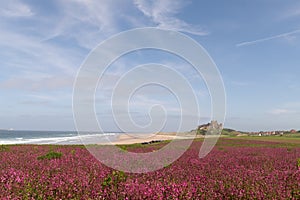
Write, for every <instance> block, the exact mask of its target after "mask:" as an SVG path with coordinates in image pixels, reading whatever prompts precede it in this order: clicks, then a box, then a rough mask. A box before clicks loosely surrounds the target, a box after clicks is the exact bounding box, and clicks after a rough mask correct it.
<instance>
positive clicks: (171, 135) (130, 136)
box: [100, 132, 203, 145]
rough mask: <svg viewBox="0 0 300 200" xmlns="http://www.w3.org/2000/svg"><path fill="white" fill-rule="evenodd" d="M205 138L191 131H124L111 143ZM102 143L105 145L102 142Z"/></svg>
mask: <svg viewBox="0 0 300 200" xmlns="http://www.w3.org/2000/svg"><path fill="white" fill-rule="evenodd" d="M194 138H203V136H201V135H192V134H190V133H176V132H160V133H156V134H137V133H123V134H120V135H119V136H118V137H117V138H116V140H115V141H114V142H111V143H109V144H111V145H124V144H137V143H149V142H152V141H166V140H174V139H194ZM105 144H106V145H109V144H107V143H104V145H105ZM100 145H103V144H101V143H100Z"/></svg>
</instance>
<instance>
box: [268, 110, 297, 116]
mask: <svg viewBox="0 0 300 200" xmlns="http://www.w3.org/2000/svg"><path fill="white" fill-rule="evenodd" d="M269 113H270V114H273V115H283V114H293V113H296V112H295V111H293V110H289V109H284V108H277V109H273V110H271V111H270V112H269Z"/></svg>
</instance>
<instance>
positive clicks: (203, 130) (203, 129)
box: [196, 120, 223, 135]
mask: <svg viewBox="0 0 300 200" xmlns="http://www.w3.org/2000/svg"><path fill="white" fill-rule="evenodd" d="M222 129H223V124H222V123H220V124H219V123H218V121H216V120H212V121H211V122H210V123H207V124H203V125H199V126H198V128H197V130H196V131H197V134H201V135H215V134H221V131H222Z"/></svg>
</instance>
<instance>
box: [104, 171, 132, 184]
mask: <svg viewBox="0 0 300 200" xmlns="http://www.w3.org/2000/svg"><path fill="white" fill-rule="evenodd" d="M126 179H127V175H126V174H125V173H124V172H123V171H113V172H112V173H111V174H109V175H107V177H106V178H105V179H104V181H103V182H102V187H116V188H118V185H119V183H121V182H125V181H126Z"/></svg>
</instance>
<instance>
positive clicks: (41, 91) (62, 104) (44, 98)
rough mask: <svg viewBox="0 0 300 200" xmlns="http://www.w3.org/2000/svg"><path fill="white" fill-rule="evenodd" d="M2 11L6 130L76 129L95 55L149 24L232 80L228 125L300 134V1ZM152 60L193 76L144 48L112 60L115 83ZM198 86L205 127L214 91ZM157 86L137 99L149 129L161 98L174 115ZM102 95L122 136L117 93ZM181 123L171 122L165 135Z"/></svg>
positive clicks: (32, 1) (27, 6)
mask: <svg viewBox="0 0 300 200" xmlns="http://www.w3.org/2000/svg"><path fill="white" fill-rule="evenodd" d="M0 5H1V6H0V67H1V68H0V69H1V74H0V95H1V98H0V109H1V113H0V128H5V129H6V128H14V129H30V130H74V122H73V115H72V90H73V83H74V80H75V77H76V73H77V71H78V69H79V67H80V66H81V64H82V62H83V61H84V59H85V58H86V56H87V55H88V53H89V52H90V51H91V50H92V49H93V48H94V47H96V46H97V45H98V44H99V43H100V42H101V41H103V40H105V39H107V38H109V37H110V36H112V35H113V34H116V33H119V32H120V31H125V30H128V29H131V28H141V27H149V26H151V27H159V28H165V29H171V30H176V31H180V32H182V33H184V34H187V35H188V36H189V37H191V38H193V39H194V40H196V41H197V42H199V43H200V44H201V45H202V46H203V47H204V48H205V49H206V50H207V52H208V53H209V54H210V56H211V57H212V59H213V60H214V62H215V63H216V65H217V66H218V68H219V70H220V73H221V75H222V77H223V81H224V84H225V89H226V94H227V117H226V120H225V126H226V127H231V128H235V129H239V130H248V131H252V130H255V131H258V130H278V129H280V130H281V129H291V128H295V129H300V123H299V122H300V100H299V99H300V87H299V86H300V79H299V77H298V76H299V74H300V57H299V53H300V23H299V22H300V2H299V1H296V0H294V1H293V0H289V1H279V0H254V1H238V0H235V1H215V0H209V1H175V0H161V1H143V0H135V1H126V0H124V1H121V0H119V1H112V0H109V1H92V0H65V1H58V0H50V1H37V0H10V1H1V3H0ZM147 62H159V63H162V64H165V65H171V66H174V67H175V68H178V70H180V69H181V70H182V72H184V73H185V74H186V76H187V77H190V78H191V77H192V76H193V73H192V71H191V69H190V68H189V67H188V66H186V65H185V63H182V62H181V61H180V60H178V59H177V58H174V56H170V55H164V54H163V53H158V52H151V51H144V52H136V53H135V54H132V55H129V56H128V57H127V58H126V59H123V60H122V59H120V60H119V61H118V62H116V63H115V64H113V66H112V69H111V72H109V73H110V74H108V81H107V82H109V83H107V84H111V85H113V83H114V81H116V80H117V79H118V77H120V75H121V74H122V73H124V71H126V70H128V68H129V67H128V66H134V65H137V64H143V63H147ZM191 80H192V78H191ZM191 83H192V84H193V87H194V88H195V90H196V91H197V94H198V99H199V101H200V102H201V105H199V108H200V110H201V111H202V118H201V121H203V122H206V121H207V120H209V116H210V111H209V110H210V109H209V106H210V104H209V93H208V91H207V89H206V87H205V84H204V83H203V80H201V77H199V78H196V79H195V80H194V81H191ZM153 89H155V88H149V89H148V90H149V91H147V90H145V91H141V93H140V94H139V95H138V96H136V97H134V98H133V104H132V106H133V108H132V109H133V110H134V109H135V110H134V112H133V113H138V114H137V115H134V116H133V119H136V120H137V123H141V124H143V123H145V120H147V116H146V115H145V112H146V110H143V108H145V107H148V106H150V105H152V104H158V103H162V102H163V103H162V104H163V105H164V104H166V105H165V106H166V107H167V109H169V110H170V112H172V110H173V111H174V110H175V111H176V108H177V107H176V101H175V100H174V98H173V97H172V96H168V97H167V96H166V97H164V96H163V95H154V94H160V92H161V91H159V90H162V89H158V90H155V92H153V93H151V91H150V90H153ZM156 89H157V88H156ZM161 93H164V92H161ZM149 95H150V96H149ZM151 95H152V96H151ZM97 96H98V97H99V101H97V102H96V105H97V106H96V107H97V112H98V113H99V120H102V121H103V122H105V124H106V126H105V129H106V130H110V131H114V130H117V129H116V126H115V124H114V123H112V122H111V120H112V119H111V116H109V115H105V113H106V112H108V110H109V106H108V105H107V104H106V103H105V102H106V101H107V99H108V97H109V94H106V93H105V92H103V90H101V89H99V90H98V91H97ZM134 105H136V106H134ZM141 115H142V116H144V117H141ZM172 123H173V124H172ZM174 124H176V122H173V121H172V120H171V121H170V123H169V126H168V128H167V130H171V129H172V125H174ZM188 128H193V127H187V129H188Z"/></svg>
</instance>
